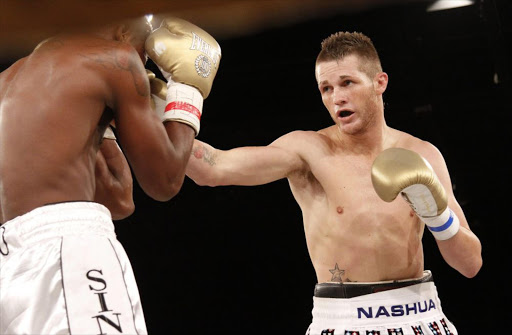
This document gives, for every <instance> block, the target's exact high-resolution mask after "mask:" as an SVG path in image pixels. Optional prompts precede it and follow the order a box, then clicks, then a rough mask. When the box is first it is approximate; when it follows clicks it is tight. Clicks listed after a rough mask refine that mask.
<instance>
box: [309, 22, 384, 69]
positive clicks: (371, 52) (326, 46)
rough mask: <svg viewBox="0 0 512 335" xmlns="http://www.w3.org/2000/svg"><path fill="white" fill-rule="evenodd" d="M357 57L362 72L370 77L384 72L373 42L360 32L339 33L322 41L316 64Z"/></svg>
mask: <svg viewBox="0 0 512 335" xmlns="http://www.w3.org/2000/svg"><path fill="white" fill-rule="evenodd" d="M349 55H356V56H358V58H359V59H360V61H361V69H360V70H361V71H363V72H365V73H366V74H367V75H368V76H369V77H371V78H372V77H373V76H375V74H377V73H378V72H381V71H382V65H381V63H380V58H379V55H378V53H377V50H376V49H375V46H374V45H373V42H372V40H371V39H370V38H369V37H368V36H366V35H364V34H362V33H358V32H337V33H334V34H332V35H331V36H329V37H327V38H326V39H324V40H323V41H322V44H321V50H320V53H319V54H318V57H317V58H316V63H317V64H318V63H320V62H327V61H333V60H341V59H343V58H344V57H346V56H349Z"/></svg>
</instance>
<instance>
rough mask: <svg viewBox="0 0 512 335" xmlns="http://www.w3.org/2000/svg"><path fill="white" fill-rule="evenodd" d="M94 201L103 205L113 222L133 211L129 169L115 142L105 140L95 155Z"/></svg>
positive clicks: (131, 182) (131, 181)
mask: <svg viewBox="0 0 512 335" xmlns="http://www.w3.org/2000/svg"><path fill="white" fill-rule="evenodd" d="M95 173H96V193H95V201H96V202H98V203H101V204H103V205H105V206H106V207H107V208H108V209H109V210H110V212H111V214H112V218H113V219H114V220H120V219H123V218H125V217H128V216H129V215H131V214H132V213H133V211H134V210H135V205H134V203H133V179H132V175H131V171H130V167H129V165H128V162H127V161H126V158H125V157H124V155H123V153H122V151H121V149H120V148H119V146H118V145H117V143H116V141H115V140H109V139H105V140H104V141H103V143H102V145H101V147H100V151H99V152H98V154H97V161H96V168H95Z"/></svg>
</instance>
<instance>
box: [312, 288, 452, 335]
mask: <svg viewBox="0 0 512 335" xmlns="http://www.w3.org/2000/svg"><path fill="white" fill-rule="evenodd" d="M312 314H313V320H314V321H315V322H317V321H321V320H330V321H329V322H333V325H334V324H338V323H339V324H344V325H352V326H361V325H365V326H368V325H386V324H395V323H404V322H405V323H407V322H412V321H414V320H419V319H429V318H435V317H439V316H443V315H444V314H443V311H442V308H441V302H440V300H439V297H438V295H437V289H436V287H435V285H434V283H433V282H426V283H419V284H415V285H411V286H406V287H402V288H397V289H394V290H388V291H382V292H378V293H373V294H369V295H362V296H358V297H355V298H349V299H336V298H334V299H333V298H319V297H313V311H312Z"/></svg>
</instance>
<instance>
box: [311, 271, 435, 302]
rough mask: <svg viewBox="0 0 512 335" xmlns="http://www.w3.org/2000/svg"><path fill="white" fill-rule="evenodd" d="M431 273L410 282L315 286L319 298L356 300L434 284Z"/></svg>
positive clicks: (322, 284)
mask: <svg viewBox="0 0 512 335" xmlns="http://www.w3.org/2000/svg"><path fill="white" fill-rule="evenodd" d="M433 281H434V278H433V277H432V273H430V271H426V272H425V273H424V275H423V277H422V278H419V279H410V280H394V281H386V282H375V283H355V282H354V283H321V284H316V286H315V297H317V298H354V297H358V296H361V295H365V294H371V293H377V292H381V291H388V290H393V289H396V288H402V287H407V286H411V285H416V284H420V283H426V282H433Z"/></svg>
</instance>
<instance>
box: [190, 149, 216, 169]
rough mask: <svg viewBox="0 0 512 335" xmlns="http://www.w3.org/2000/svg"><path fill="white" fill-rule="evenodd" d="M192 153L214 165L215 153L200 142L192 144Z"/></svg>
mask: <svg viewBox="0 0 512 335" xmlns="http://www.w3.org/2000/svg"><path fill="white" fill-rule="evenodd" d="M192 155H193V156H194V157H195V158H197V159H202V160H203V161H204V162H206V163H207V164H208V165H210V166H214V165H215V155H214V154H213V153H212V152H211V151H210V150H208V148H206V147H205V146H204V145H202V144H196V145H194V147H193V148H192Z"/></svg>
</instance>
